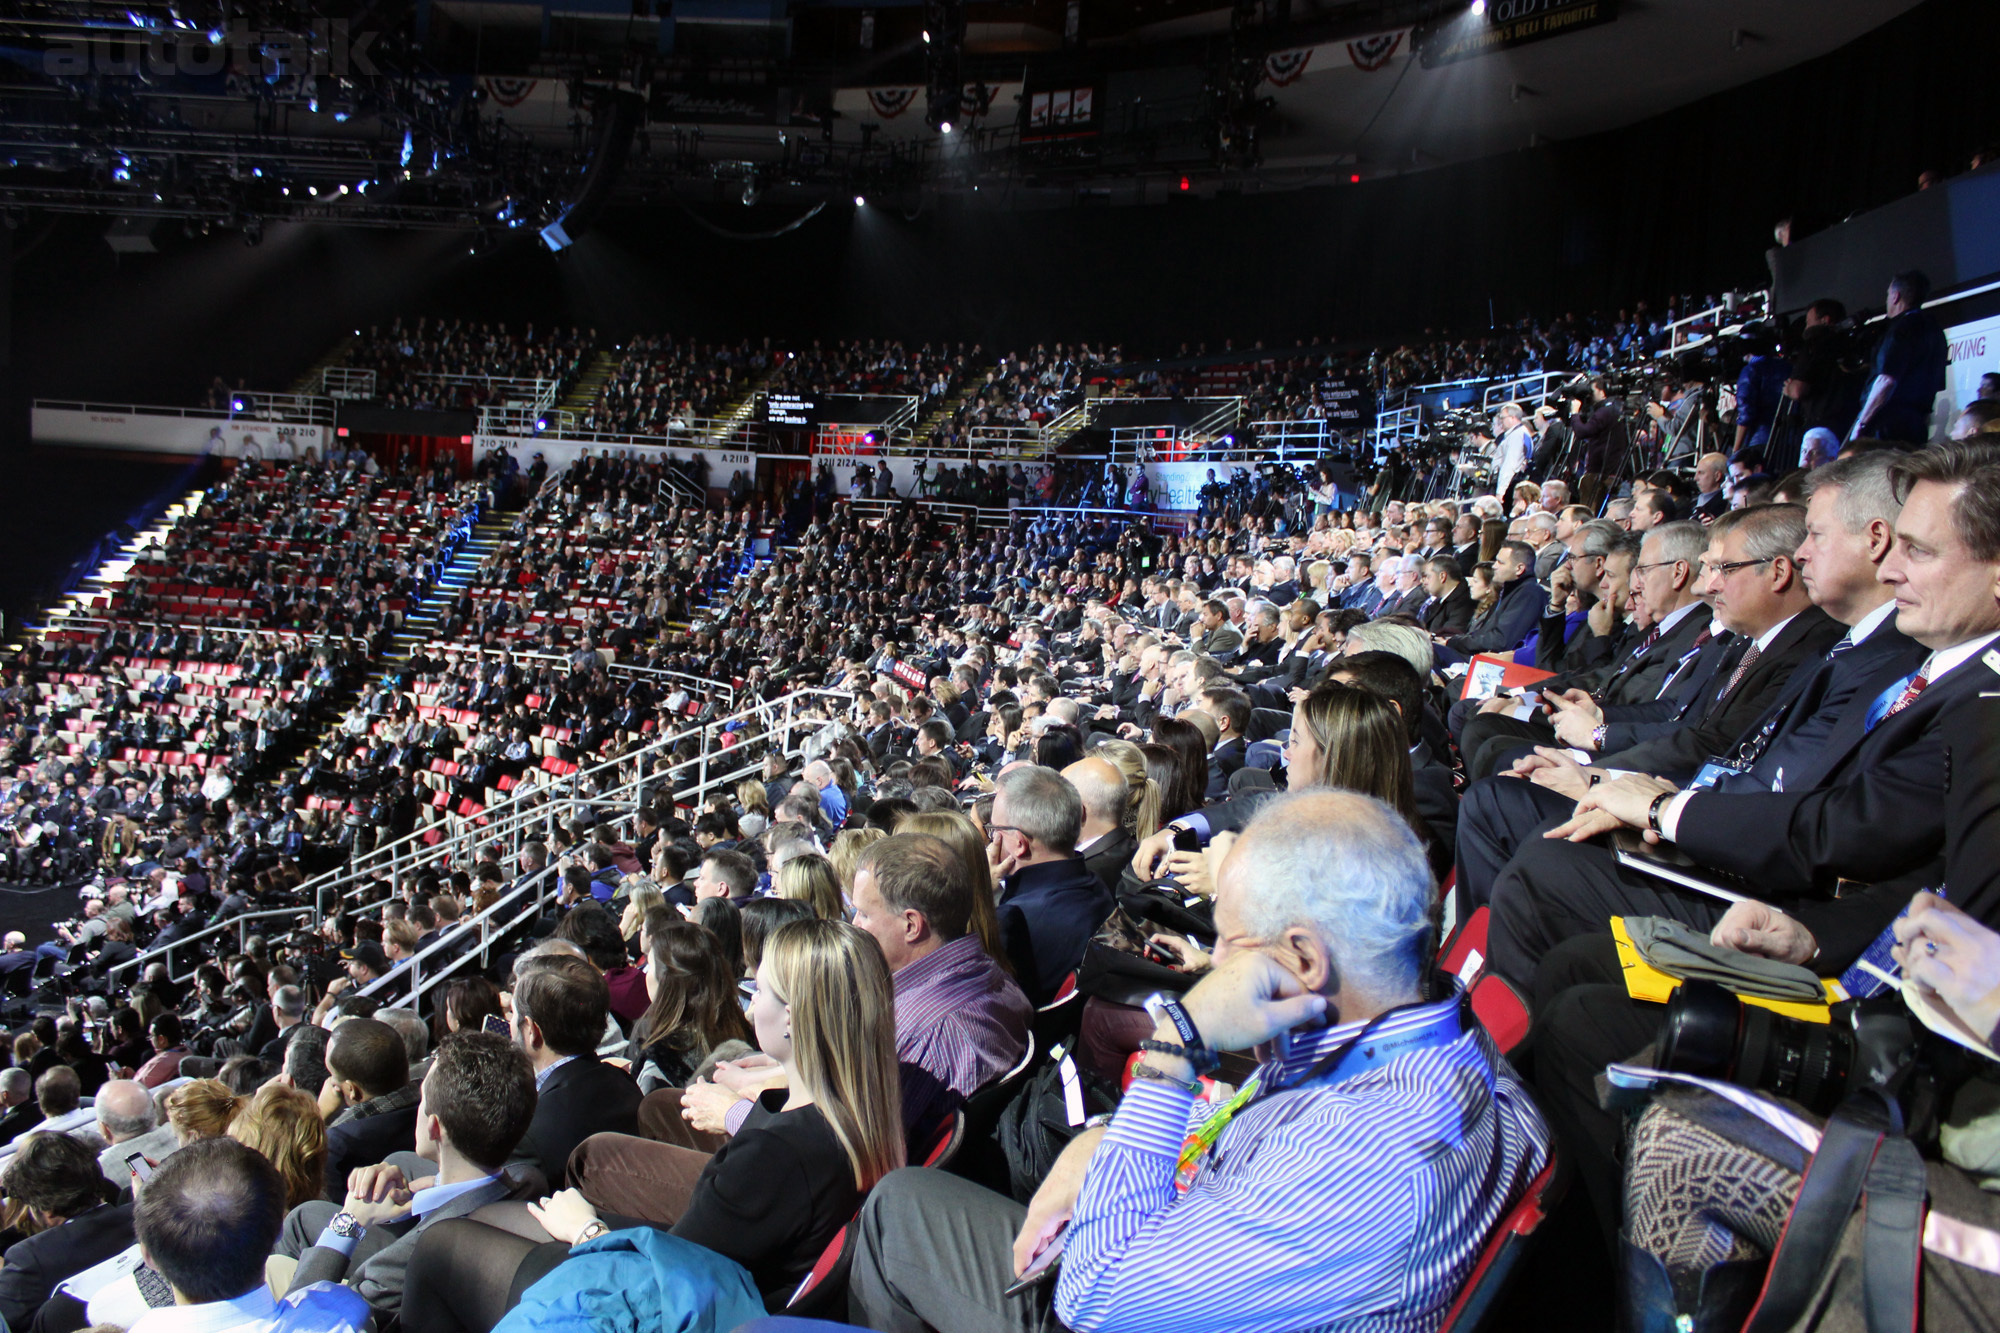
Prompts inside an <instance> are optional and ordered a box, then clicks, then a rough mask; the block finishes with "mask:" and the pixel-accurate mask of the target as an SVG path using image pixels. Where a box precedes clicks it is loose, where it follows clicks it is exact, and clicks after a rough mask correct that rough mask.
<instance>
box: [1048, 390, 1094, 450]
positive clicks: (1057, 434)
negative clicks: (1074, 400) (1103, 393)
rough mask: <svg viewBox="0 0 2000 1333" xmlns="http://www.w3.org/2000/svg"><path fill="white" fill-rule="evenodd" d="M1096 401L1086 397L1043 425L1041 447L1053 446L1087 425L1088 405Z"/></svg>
mask: <svg viewBox="0 0 2000 1333" xmlns="http://www.w3.org/2000/svg"><path fill="white" fill-rule="evenodd" d="M1096 401H1097V400H1096V399H1094V398H1086V399H1084V400H1083V401H1082V402H1080V403H1078V404H1077V405H1076V406H1075V407H1072V408H1071V409H1070V410H1069V411H1067V412H1065V413H1063V414H1062V415H1061V416H1059V417H1057V418H1056V419H1055V420H1053V421H1051V422H1049V423H1047V424H1046V425H1044V426H1043V427H1042V443H1043V448H1044V449H1050V448H1054V447H1055V446H1056V445H1058V444H1060V443H1062V442H1063V441H1064V440H1066V439H1068V438H1069V437H1070V436H1072V435H1074V434H1076V433H1077V432H1078V431H1079V430H1082V429H1083V428H1084V427H1085V426H1087V425H1089V424H1090V405H1091V404H1092V403H1093V402H1096Z"/></svg>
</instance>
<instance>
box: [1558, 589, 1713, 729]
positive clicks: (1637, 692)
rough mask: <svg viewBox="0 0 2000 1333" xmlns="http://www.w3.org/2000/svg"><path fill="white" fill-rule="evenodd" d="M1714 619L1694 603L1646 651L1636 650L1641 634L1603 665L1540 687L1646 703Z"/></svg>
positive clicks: (1613, 701) (1611, 700) (1609, 700)
mask: <svg viewBox="0 0 2000 1333" xmlns="http://www.w3.org/2000/svg"><path fill="white" fill-rule="evenodd" d="M1713 619H1714V617H1712V616H1711V615H1709V612H1708V608H1707V607H1705V606H1697V607H1696V608H1695V609H1694V610H1692V611H1690V612H1688V613H1687V614H1686V615H1684V616H1682V617H1681V618H1680V619H1679V620H1678V621H1676V622H1674V627H1673V628H1672V629H1670V630H1668V631H1667V632H1666V633H1665V634H1662V635H1661V636H1660V637H1659V638H1658V639H1656V640H1654V641H1653V646H1652V647H1650V648H1648V649H1646V651H1644V652H1638V651H1636V650H1637V648H1638V646H1639V644H1640V643H1641V642H1642V641H1643V639H1644V636H1643V635H1641V636H1640V637H1639V638H1636V639H1631V640H1630V641H1629V642H1628V643H1626V644H1623V645H1621V646H1620V648H1619V650H1618V653H1617V655H1616V656H1615V657H1614V658H1613V660H1612V661H1611V662H1610V663H1609V664H1607V665H1606V666H1603V667H1599V668H1597V669H1595V670H1592V671H1585V672H1580V673H1578V674H1577V675H1575V676H1566V677H1561V676H1559V677H1557V678H1556V679H1555V680H1548V681H1544V682H1542V684H1543V688H1545V689H1556V690H1566V689H1580V690H1587V691H1589V692H1590V693H1591V694H1593V695H1595V696H1596V697H1597V700H1598V702H1599V703H1601V704H1605V705H1611V704H1633V703H1645V702H1649V701H1651V700H1653V699H1655V698H1657V697H1658V696H1659V693H1660V687H1661V686H1663V685H1665V684H1666V682H1667V676H1668V673H1669V672H1671V671H1672V670H1673V669H1674V667H1675V666H1676V665H1678V664H1679V662H1680V660H1681V659H1682V658H1683V657H1686V656H1687V655H1688V653H1690V652H1691V651H1693V650H1694V645H1695V642H1696V641H1697V640H1698V639H1700V638H1701V635H1702V631H1704V630H1706V629H1708V628H1709V626H1710V623H1711V621H1712V620H1713ZM1711 637H1713V636H1712V635H1711Z"/></svg>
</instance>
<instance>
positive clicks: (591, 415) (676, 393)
mask: <svg viewBox="0 0 2000 1333" xmlns="http://www.w3.org/2000/svg"><path fill="white" fill-rule="evenodd" d="M621 351H622V353H623V355H622V356H621V357H620V359H619V362H618V367H617V369H616V370H614V371H613V372H612V373H611V377H610V379H609V380H607V381H606V382H605V384H604V386H603V387H602V388H600V389H599V390H598V391H597V397H596V398H595V399H594V400H593V401H592V402H591V404H590V406H589V407H588V408H587V409H585V411H584V414H583V420H582V428H583V429H584V430H587V431H599V432H604V433H607V434H614V435H665V434H669V433H671V432H672V431H674V430H676V429H682V430H685V429H687V428H689V427H691V426H692V425H693V424H694V423H695V422H697V421H706V420H711V419H713V418H715V417H719V416H721V415H722V413H723V411H724V409H726V408H728V407H729V406H730V405H731V404H733V403H735V402H736V401H737V400H738V399H740V398H741V397H742V396H743V394H744V393H745V392H746V389H747V386H748V384H749V381H750V379H751V378H752V377H754V376H755V375H757V374H759V373H760V372H762V371H763V370H764V369H765V368H766V367H767V366H769V365H770V364H771V361H772V357H773V353H772V352H771V349H770V345H769V340H768V339H767V340H766V341H765V344H764V345H763V346H761V347H759V346H753V345H752V344H750V343H749V342H747V341H746V342H743V343H739V344H736V345H734V346H732V345H730V344H727V343H721V344H713V345H710V344H705V343H695V342H688V341H681V340H677V339H675V338H673V337H671V336H670V335H666V334H656V335H648V336H645V337H640V338H634V339H633V340H632V341H630V342H628V343H626V344H625V345H624V347H623V348H622V349H621Z"/></svg>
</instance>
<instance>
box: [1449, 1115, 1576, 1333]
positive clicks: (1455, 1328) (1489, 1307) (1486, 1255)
mask: <svg viewBox="0 0 2000 1333" xmlns="http://www.w3.org/2000/svg"><path fill="white" fill-rule="evenodd" d="M1556 1167H1557V1160H1556V1149H1555V1145H1554V1144H1553V1143H1551V1144H1550V1145H1549V1160H1548V1164H1547V1165H1546V1166H1544V1167H1543V1168H1542V1170H1541V1173H1540V1174H1539V1175H1537V1176H1536V1177H1535V1178H1534V1179H1533V1180H1532V1181H1530V1182H1529V1184H1528V1188H1527V1189H1526V1190H1525V1191H1523V1192H1522V1195H1521V1197H1520V1198H1519V1199H1518V1200H1516V1201H1515V1204H1514V1206H1513V1207H1512V1208H1510V1209H1508V1210H1507V1211H1506V1213H1504V1214H1503V1215H1502V1216H1501V1218H1500V1221H1499V1223H1498V1224H1497V1225H1496V1226H1495V1227H1494V1228H1493V1232H1492V1234H1491V1235H1489V1236H1488V1237H1487V1238H1486V1244H1485V1245H1483V1246H1481V1247H1480V1250H1479V1261H1478V1262H1477V1263H1475V1264H1473V1266H1472V1272H1470V1273H1469V1274H1467V1275H1466V1279H1465V1283H1464V1285H1462V1286H1461V1287H1459V1289H1458V1297H1457V1299H1456V1300H1454V1301H1452V1303H1451V1309H1450V1310H1448V1311H1446V1312H1445V1317H1444V1323H1442V1324H1440V1325H1439V1326H1438V1333H1478V1330H1480V1329H1482V1328H1484V1327H1486V1325H1487V1322H1488V1320H1490V1319H1491V1317H1492V1314H1493V1310H1494V1307H1495V1306H1497V1305H1498V1304H1499V1301H1500V1297H1501V1295H1502V1293H1504V1292H1505V1291H1506V1289H1507V1282H1508V1279H1509V1278H1511V1277H1512V1276H1513V1274H1514V1270H1515V1269H1516V1268H1519V1267H1520V1265H1521V1257H1522V1256H1523V1255H1524V1254H1525V1253H1526V1252H1527V1248H1528V1246H1529V1244H1530V1243H1531V1242H1532V1241H1533V1239H1534V1236H1535V1233H1536V1232H1537V1231H1539V1230H1540V1229H1541V1226H1542V1223H1543V1222H1545V1221H1547V1220H1548V1216H1549V1212H1550V1210H1551V1209H1553V1208H1554V1207H1555V1205H1556V1204H1557V1203H1558V1202H1559V1201H1560V1200H1561V1198H1562V1192H1563V1185H1564V1183H1565V1182H1564V1181H1562V1180H1560V1179H1559V1178H1558V1172H1557V1170H1556Z"/></svg>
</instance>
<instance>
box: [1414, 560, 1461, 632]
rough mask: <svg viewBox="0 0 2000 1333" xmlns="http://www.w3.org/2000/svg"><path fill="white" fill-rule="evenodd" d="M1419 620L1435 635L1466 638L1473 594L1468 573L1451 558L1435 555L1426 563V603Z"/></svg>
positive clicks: (1418, 612) (1424, 602)
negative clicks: (1466, 580) (1466, 581)
mask: <svg viewBox="0 0 2000 1333" xmlns="http://www.w3.org/2000/svg"><path fill="white" fill-rule="evenodd" d="M1417 619H1418V621H1420V622H1421V623H1422V624H1423V627H1424V628H1425V629H1426V630H1427V631H1429V632H1430V633H1431V634H1433V635H1442V636H1443V637H1445V638H1447V639H1448V638H1450V637H1452V636H1453V635H1454V634H1463V633H1465V631H1466V629H1467V628H1468V627H1470V626H1471V624H1472V592H1471V590H1470V589H1468V588H1467V587H1466V586H1465V571H1464V569H1463V568H1462V567H1460V565H1459V563H1458V561H1457V560H1456V559H1455V558H1453V557H1452V556H1450V555H1434V556H1432V557H1431V558H1430V559H1429V560H1426V561H1425V562H1424V601H1423V603H1422V605H1421V606H1419V607H1418V608H1417Z"/></svg>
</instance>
